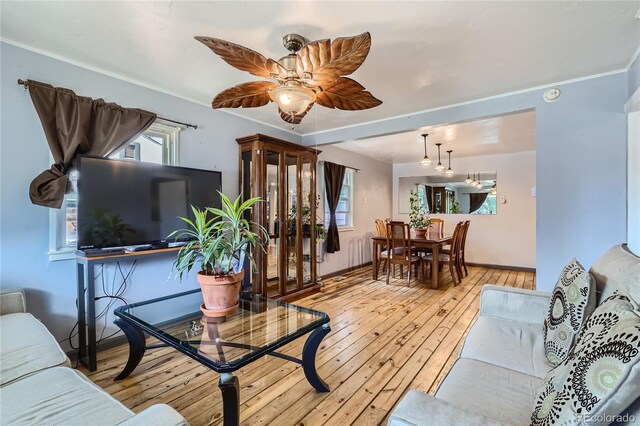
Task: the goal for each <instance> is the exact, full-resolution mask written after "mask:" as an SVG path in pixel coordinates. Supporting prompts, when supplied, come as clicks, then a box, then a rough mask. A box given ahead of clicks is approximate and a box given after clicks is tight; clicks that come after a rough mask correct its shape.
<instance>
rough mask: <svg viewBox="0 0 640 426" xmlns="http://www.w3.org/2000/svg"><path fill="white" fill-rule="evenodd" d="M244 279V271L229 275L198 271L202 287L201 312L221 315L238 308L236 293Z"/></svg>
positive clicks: (212, 315)
mask: <svg viewBox="0 0 640 426" xmlns="http://www.w3.org/2000/svg"><path fill="white" fill-rule="evenodd" d="M243 279H244V271H240V272H238V273H237V274H229V275H205V274H203V273H202V272H198V283H199V284H200V288H201V289H202V299H203V301H204V304H203V306H201V307H200V309H201V310H202V313H204V314H205V315H206V316H208V317H222V316H226V315H229V314H232V313H233V312H235V311H236V310H237V309H238V294H239V293H240V287H241V286H242V280H243Z"/></svg>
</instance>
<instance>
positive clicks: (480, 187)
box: [476, 172, 482, 189]
mask: <svg viewBox="0 0 640 426" xmlns="http://www.w3.org/2000/svg"><path fill="white" fill-rule="evenodd" d="M476 188H478V189H482V182H480V172H478V183H476Z"/></svg>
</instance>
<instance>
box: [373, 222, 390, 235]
mask: <svg viewBox="0 0 640 426" xmlns="http://www.w3.org/2000/svg"><path fill="white" fill-rule="evenodd" d="M375 223H376V236H378V237H386V236H387V225H386V224H385V222H384V220H382V219H376V222H375Z"/></svg>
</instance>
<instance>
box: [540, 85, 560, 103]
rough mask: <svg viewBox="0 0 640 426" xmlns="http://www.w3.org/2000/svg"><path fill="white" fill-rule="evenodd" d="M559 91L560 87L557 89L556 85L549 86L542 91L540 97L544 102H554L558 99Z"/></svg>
mask: <svg viewBox="0 0 640 426" xmlns="http://www.w3.org/2000/svg"><path fill="white" fill-rule="evenodd" d="M561 93H562V92H560V89H558V88H557V87H551V88H549V89H547V90H545V91H544V95H542V98H543V99H544V100H545V101H546V102H555V101H557V100H558V98H559V97H560V94H561Z"/></svg>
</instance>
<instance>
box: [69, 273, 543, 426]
mask: <svg viewBox="0 0 640 426" xmlns="http://www.w3.org/2000/svg"><path fill="white" fill-rule="evenodd" d="M486 283H493V284H498V285H504V286H511V287H519V288H529V289H531V288H535V274H534V273H531V272H522V271H512V270H498V269H490V268H482V267H471V268H470V269H469V275H468V276H467V277H466V278H465V279H464V280H463V282H462V284H459V285H457V286H453V285H452V283H451V279H450V277H449V274H448V273H447V272H446V271H444V272H443V273H442V274H441V280H440V285H441V286H440V288H439V289H437V290H433V289H431V287H430V285H429V284H427V283H420V282H418V283H416V282H415V281H412V284H411V287H407V285H406V280H402V279H393V280H392V281H391V283H390V285H387V284H386V283H385V281H384V280H382V279H381V280H379V281H373V280H372V279H371V267H367V268H362V269H359V270H356V271H354V272H351V273H349V274H346V279H343V280H340V281H338V280H336V279H330V280H326V283H325V286H324V287H323V290H322V292H321V293H318V294H315V295H312V296H309V297H307V298H304V299H301V300H299V301H297V302H295V303H296V304H299V305H302V306H307V307H310V308H313V309H317V310H321V311H324V312H327V313H328V314H329V316H330V317H331V333H330V334H329V335H328V336H327V337H326V338H325V339H324V341H323V343H322V345H321V346H320V349H319V350H318V355H317V357H316V366H317V369H318V373H319V375H320V377H322V378H323V379H324V381H325V382H326V383H327V384H328V385H329V386H330V388H331V392H329V393H323V394H318V393H316V392H315V391H314V390H313V388H312V387H311V386H310V385H309V383H308V382H307V381H306V379H305V377H304V374H303V372H302V370H301V367H300V366H299V365H298V364H294V363H292V362H287V361H285V360H282V359H279V358H273V357H264V358H262V359H260V360H258V361H256V362H254V363H252V364H250V365H248V366H246V367H245V368H243V369H241V370H239V371H237V372H236V375H237V376H238V378H239V380H240V401H241V405H240V412H241V423H242V424H243V425H268V424H272V425H278V426H281V425H282V426H286V425H308V426H315V425H340V426H346V425H378V424H385V423H386V419H387V417H388V415H389V413H390V412H391V411H392V409H393V407H394V406H395V405H396V404H397V403H398V401H399V400H400V399H401V398H402V396H403V395H404V394H405V393H406V392H407V391H408V390H409V389H420V390H423V391H425V392H429V393H434V392H435V390H436V389H437V387H438V385H439V384H440V382H441V380H442V379H443V378H444V376H445V375H446V373H447V371H448V370H449V368H450V367H451V365H452V364H453V362H454V361H455V359H456V357H457V354H458V351H459V349H460V347H461V344H462V341H463V339H464V337H465V335H466V333H467V332H468V330H469V327H470V326H471V324H472V323H473V321H474V319H475V317H476V316H477V314H478V308H479V295H480V289H481V287H482V285H483V284H486ZM152 340H153V339H149V343H150V344H151V343H156V342H152ZM303 344H304V338H302V339H299V340H298V341H296V342H293V343H292V344H289V345H288V346H285V347H284V348H283V350H282V352H283V353H286V354H287V355H292V356H296V357H299V356H300V355H301V351H302V346H303ZM127 355H128V346H126V345H123V346H119V347H116V348H113V349H109V350H106V351H103V352H101V353H100V354H99V356H98V359H99V370H98V371H96V372H94V373H89V372H87V371H86V370H84V369H82V368H81V370H83V372H84V373H85V374H87V375H88V376H89V378H90V379H91V380H93V381H94V382H95V383H96V384H97V385H98V386H100V387H102V388H103V389H104V390H106V391H107V392H109V393H110V394H111V395H113V396H114V397H115V398H116V399H118V400H119V401H121V402H122V403H123V404H124V405H126V406H127V407H129V408H130V409H132V410H133V411H135V412H139V411H141V410H143V409H145V408H146V407H148V406H150V405H152V404H155V403H166V404H169V405H170V406H172V407H173V408H175V409H176V410H178V411H179V412H180V413H181V414H182V415H183V416H184V417H185V418H186V419H187V420H188V421H189V423H190V424H191V425H194V426H197V425H219V424H222V398H221V395H220V391H219V390H218V386H217V382H218V379H219V375H218V374H216V373H215V372H213V371H211V370H209V369H207V368H205V367H203V366H201V365H200V364H198V363H197V362H195V361H193V360H191V359H190V358H188V357H186V356H184V355H182V354H180V353H178V352H177V351H175V350H173V349H169V348H163V349H155V350H149V351H148V352H147V353H146V354H145V357H144V358H143V360H142V362H141V363H140V365H139V366H138V368H137V369H136V370H135V371H134V372H133V374H132V375H131V376H129V377H128V378H127V379H125V380H122V381H119V382H114V381H113V378H114V377H115V376H116V375H117V374H118V373H119V372H120V371H121V369H122V367H123V366H124V365H125V363H126V359H127Z"/></svg>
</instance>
